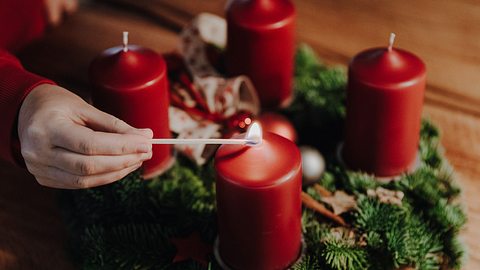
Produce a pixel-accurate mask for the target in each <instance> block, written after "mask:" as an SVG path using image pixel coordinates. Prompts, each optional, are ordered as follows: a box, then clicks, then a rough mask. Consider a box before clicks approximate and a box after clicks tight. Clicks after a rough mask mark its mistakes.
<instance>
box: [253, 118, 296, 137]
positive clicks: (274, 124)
mask: <svg viewBox="0 0 480 270" xmlns="http://www.w3.org/2000/svg"><path fill="white" fill-rule="evenodd" d="M258 122H259V123H260V125H262V129H263V130H264V131H269V132H272V133H275V134H278V135H280V136H283V137H285V138H287V139H289V140H290V141H292V142H296V141H297V132H296V131H295V127H294V126H293V125H292V123H290V121H289V120H288V119H287V118H286V117H285V116H283V115H281V114H278V113H273V112H267V113H262V114H261V115H260V116H259V117H258Z"/></svg>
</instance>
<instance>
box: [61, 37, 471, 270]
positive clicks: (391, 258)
mask: <svg viewBox="0 0 480 270" xmlns="http://www.w3.org/2000/svg"><path fill="white" fill-rule="evenodd" d="M345 84H346V76H345V72H344V70H343V69H338V68H327V67H326V66H324V65H323V64H322V63H320V62H319V61H318V58H317V57H316V56H315V54H314V53H313V51H312V50H311V49H310V48H309V47H308V46H305V45H302V46H301V47H300V48H299V50H298V51H297V56H296V70H295V100H294V102H293V104H292V106H291V107H290V108H288V109H286V110H285V111H284V113H285V114H286V115H287V116H288V117H290V120H291V121H292V122H293V123H294V125H295V127H296V128H297V130H298V131H299V135H300V142H301V143H302V144H310V145H313V146H316V147H317V148H319V149H320V150H322V152H323V153H324V154H325V156H326V157H327V159H328V168H327V171H326V172H325V173H324V175H323V176H322V178H321V179H320V180H319V183H320V184H321V185H322V186H324V187H325V188H327V189H328V190H330V191H335V190H344V191H345V192H347V193H349V194H352V195H354V196H356V198H357V202H358V206H357V208H356V210H353V211H351V212H349V213H345V214H343V215H342V216H343V217H344V218H345V220H346V221H347V223H348V224H349V227H348V228H342V227H336V225H335V224H333V223H331V222H329V221H327V220H325V219H324V218H323V217H321V216H319V215H318V214H317V213H315V212H313V211H312V210H309V209H303V215H302V232H303V236H304V240H305V243H306V254H304V257H303V260H302V261H300V262H299V263H297V264H295V265H294V266H292V269H295V270H306V269H327V270H328V269H397V268H400V267H404V266H410V267H413V268H415V269H425V270H431V269H440V268H441V267H442V266H447V267H449V268H454V269H460V268H461V266H462V263H463V260H464V255H465V251H464V248H463V245H462V244H461V243H460V241H459V240H458V233H459V231H460V230H461V229H462V227H463V226H464V224H465V222H466V216H465V212H464V210H463V209H462V207H461V206H460V205H459V204H458V203H457V202H456V201H457V200H456V198H458V196H459V193H460V189H459V187H458V186H457V185H456V184H455V182H454V180H453V177H452V169H451V168H450V166H449V164H448V162H447V161H446V159H445V158H444V157H443V155H442V151H441V149H440V147H439V132H438V130H437V128H436V127H435V126H434V125H433V124H432V123H431V122H429V121H423V122H422V127H421V132H420V144H419V153H420V160H421V164H420V167H419V168H418V170H417V171H415V172H414V173H411V174H407V175H404V176H402V177H401V178H400V180H398V181H394V182H391V183H380V182H378V181H377V180H376V179H375V178H374V177H372V176H371V175H368V174H364V173H360V172H352V171H348V170H345V169H344V168H343V167H341V166H340V165H339V164H338V162H336V161H335V159H334V156H335V153H334V148H335V146H336V145H337V144H338V142H339V140H340V138H341V134H342V126H343V119H344V116H345V106H344V102H345V91H344V90H345ZM377 187H383V188H386V189H390V190H396V191H402V192H403V193H404V198H403V200H402V204H401V205H399V206H397V205H392V204H386V203H382V202H380V201H379V200H378V199H376V198H372V197H368V196H367V195H366V192H367V190H374V189H376V188H377ZM304 191H306V192H307V193H308V194H310V195H311V196H312V197H314V198H316V199H320V195H319V194H318V193H317V192H316V191H315V189H314V188H312V187H304ZM61 205H62V207H63V208H64V212H65V217H66V220H67V223H68V224H69V227H70V231H71V238H72V239H71V242H72V245H71V247H72V248H71V249H72V251H73V253H74V254H75V255H76V258H77V260H78V263H79V266H80V268H83V269H182V270H185V269H186V270H188V269H192V270H194V269H206V268H208V269H218V266H217V264H216V263H215V262H214V260H212V261H211V263H210V264H209V266H208V267H205V266H203V265H201V264H199V263H198V262H195V261H193V260H187V261H183V262H178V263H172V259H173V257H174V255H175V248H174V246H173V245H172V243H171V241H170V240H169V239H170V238H172V237H181V236H187V235H189V234H190V233H192V232H199V233H200V235H201V237H202V239H203V240H204V241H205V242H206V243H209V244H213V241H214V239H215V236H216V234H217V227H216V212H215V211H216V210H215V175H214V170H213V164H212V162H210V163H208V164H207V165H205V166H203V167H197V166H196V165H194V164H192V163H190V162H189V161H187V160H186V159H184V158H181V157H179V158H178V161H177V164H176V165H175V166H174V167H173V168H172V169H170V170H169V171H168V172H166V173H165V174H163V175H162V176H161V177H158V178H156V179H154V180H151V181H144V180H142V179H141V177H140V174H139V172H135V173H132V174H130V175H129V176H127V177H125V178H124V179H123V180H121V181H118V182H116V183H113V184H110V185H107V186H104V187H99V188H93V189H89V190H77V191H65V192H63V194H62V197H61Z"/></svg>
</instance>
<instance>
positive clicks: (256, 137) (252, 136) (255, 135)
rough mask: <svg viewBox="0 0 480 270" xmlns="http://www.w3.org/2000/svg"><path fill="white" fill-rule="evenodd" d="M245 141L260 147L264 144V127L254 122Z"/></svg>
mask: <svg viewBox="0 0 480 270" xmlns="http://www.w3.org/2000/svg"><path fill="white" fill-rule="evenodd" d="M245 139H246V140H247V141H248V143H247V144H249V145H259V144H261V143H262V139H263V132H262V127H261V126H260V124H259V123H257V122H253V123H252V124H251V125H250V127H249V128H248V130H247V135H246V136H245Z"/></svg>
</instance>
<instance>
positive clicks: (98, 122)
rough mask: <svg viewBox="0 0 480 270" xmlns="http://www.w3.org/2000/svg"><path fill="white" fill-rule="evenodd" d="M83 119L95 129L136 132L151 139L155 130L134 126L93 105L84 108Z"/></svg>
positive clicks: (111, 131)
mask: <svg viewBox="0 0 480 270" xmlns="http://www.w3.org/2000/svg"><path fill="white" fill-rule="evenodd" d="M82 119H83V121H84V122H85V123H86V125H87V127H89V128H91V129H92V130H94V131H102V132H109V133H120V134H135V135H140V136H144V137H147V138H149V139H151V138H152V137H153V132H152V130H151V129H149V128H146V129H138V128H134V127H132V126H130V125H129V124H127V123H125V122H124V121H123V120H120V119H119V118H117V117H115V116H113V115H110V114H108V113H105V112H102V111H100V110H98V109H97V108H95V107H93V106H91V105H88V108H87V109H85V110H82Z"/></svg>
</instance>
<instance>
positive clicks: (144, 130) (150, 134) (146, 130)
mask: <svg viewBox="0 0 480 270" xmlns="http://www.w3.org/2000/svg"><path fill="white" fill-rule="evenodd" d="M139 131H140V133H141V134H142V135H143V136H145V137H147V138H149V139H151V138H153V131H152V130H151V129H149V128H142V129H139Z"/></svg>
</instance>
